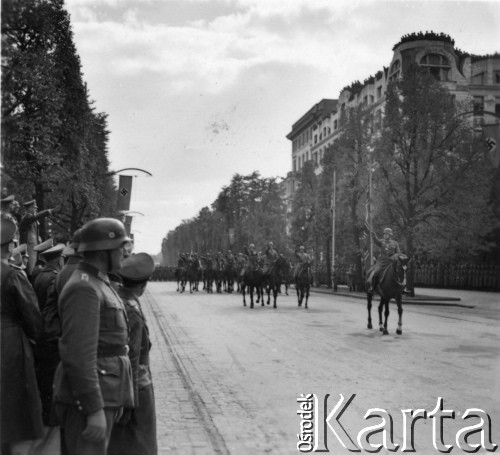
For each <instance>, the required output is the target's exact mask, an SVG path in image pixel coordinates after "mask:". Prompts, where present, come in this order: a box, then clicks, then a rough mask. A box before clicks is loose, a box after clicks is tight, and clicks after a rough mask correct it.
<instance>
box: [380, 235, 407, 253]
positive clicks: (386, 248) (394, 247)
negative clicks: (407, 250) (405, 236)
mask: <svg viewBox="0 0 500 455" xmlns="http://www.w3.org/2000/svg"><path fill="white" fill-rule="evenodd" d="M373 241H374V242H375V244H376V245H377V246H378V247H379V248H380V254H381V255H383V256H387V257H391V256H392V255H394V254H396V253H400V252H401V251H400V249H399V243H398V242H396V240H393V239H387V240H386V239H379V238H378V237H377V236H376V235H373Z"/></svg>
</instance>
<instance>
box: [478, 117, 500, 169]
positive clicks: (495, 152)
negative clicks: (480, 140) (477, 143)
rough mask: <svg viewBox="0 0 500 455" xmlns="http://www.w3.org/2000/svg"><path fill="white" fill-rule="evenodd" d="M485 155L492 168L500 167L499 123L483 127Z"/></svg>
mask: <svg viewBox="0 0 500 455" xmlns="http://www.w3.org/2000/svg"><path fill="white" fill-rule="evenodd" d="M482 128H483V134H484V142H485V145H486V153H487V155H488V158H489V159H490V162H491V164H492V166H493V167H498V166H499V165H500V123H494V124H492V125H483V126H482Z"/></svg>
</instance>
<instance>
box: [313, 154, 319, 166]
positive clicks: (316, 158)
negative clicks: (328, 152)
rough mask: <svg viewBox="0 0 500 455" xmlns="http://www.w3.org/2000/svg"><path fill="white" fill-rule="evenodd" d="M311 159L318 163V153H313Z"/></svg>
mask: <svg viewBox="0 0 500 455" xmlns="http://www.w3.org/2000/svg"><path fill="white" fill-rule="evenodd" d="M313 160H314V164H318V153H317V152H314V153H313Z"/></svg>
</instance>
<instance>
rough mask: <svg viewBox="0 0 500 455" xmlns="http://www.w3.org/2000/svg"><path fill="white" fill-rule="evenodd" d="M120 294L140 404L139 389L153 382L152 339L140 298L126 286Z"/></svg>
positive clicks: (135, 388)
mask: <svg viewBox="0 0 500 455" xmlns="http://www.w3.org/2000/svg"><path fill="white" fill-rule="evenodd" d="M118 294H119V295H120V297H121V298H122V301H123V303H124V304H125V309H126V311H127V316H128V323H129V330H130V336H129V347H130V351H129V357H130V363H131V365H132V374H133V379H134V396H135V406H136V407H138V406H139V404H140V403H139V399H138V397H139V389H142V388H144V387H146V386H149V385H150V384H152V379H151V373H150V370H149V351H150V349H151V341H150V339H149V329H148V326H147V323H146V318H145V317H144V314H143V312H142V308H141V304H140V302H139V300H138V298H137V297H136V296H135V295H134V294H133V293H132V292H130V291H129V290H128V289H126V288H123V287H122V288H120V289H119V291H118Z"/></svg>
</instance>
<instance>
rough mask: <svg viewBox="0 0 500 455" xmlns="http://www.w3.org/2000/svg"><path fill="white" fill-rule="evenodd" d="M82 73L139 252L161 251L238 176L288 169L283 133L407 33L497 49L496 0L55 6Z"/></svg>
mask: <svg viewBox="0 0 500 455" xmlns="http://www.w3.org/2000/svg"><path fill="white" fill-rule="evenodd" d="M65 5H66V9H67V11H68V12H69V14H70V17H71V24H72V30H73V34H74V36H73V39H74V42H75V45H76V49H77V53H78V55H79V57H80V60H81V65H82V73H83V79H84V81H85V83H86V84H87V86H88V90H89V93H90V98H91V99H92V100H93V102H94V104H93V105H94V107H95V110H96V111H97V112H103V113H106V114H107V115H108V129H109V131H110V137H109V155H108V156H109V161H110V169H111V170H113V171H120V170H121V169H125V168H139V169H142V170H145V171H147V172H149V173H151V174H152V176H148V175H147V174H146V173H144V172H142V171H123V172H118V173H117V174H116V176H115V178H116V183H117V184H118V175H119V174H121V175H132V176H134V178H133V186H132V197H131V205H130V211H131V213H130V214H131V215H132V216H133V222H132V233H133V234H134V238H135V251H136V252H148V253H150V254H157V253H159V252H160V251H161V242H162V239H163V238H164V237H166V235H167V233H168V232H169V231H170V230H173V229H175V228H176V227H177V226H178V225H179V224H180V223H181V222H182V220H188V219H191V218H194V217H196V216H197V215H198V213H199V211H200V210H201V209H202V208H203V207H207V206H208V207H210V205H211V204H212V203H213V202H214V201H215V199H216V198H217V195H218V194H219V192H220V191H221V189H222V188H223V187H224V186H227V185H229V183H230V181H231V178H232V177H233V176H234V175H235V174H237V173H238V174H242V175H247V174H250V173H252V172H253V171H259V172H260V174H261V176H262V177H285V176H286V174H287V172H289V171H290V170H291V142H290V141H289V140H288V139H287V138H286V135H287V134H288V133H289V132H290V131H291V129H292V125H293V124H294V123H295V122H296V121H297V120H298V119H299V118H300V117H301V116H302V115H304V114H305V113H306V112H307V111H308V110H309V109H310V108H311V107H312V106H313V105H314V104H316V103H318V102H319V101H320V100H322V99H324V98H329V99H337V98H338V96H339V94H340V91H341V90H342V88H343V87H345V86H347V85H349V84H351V83H352V82H353V81H355V80H360V81H363V80H364V79H366V78H367V77H369V76H371V75H374V74H375V73H376V72H377V71H379V70H381V69H382V68H383V66H388V65H389V63H390V61H391V59H392V55H393V51H392V48H393V46H394V45H395V44H396V43H398V42H399V40H400V39H401V37H402V36H403V35H406V34H409V33H413V32H420V31H421V32H425V31H433V32H436V33H441V32H442V33H445V34H448V35H449V36H451V37H452V38H453V39H454V40H455V47H457V48H459V49H461V50H462V51H466V52H469V53H473V54H492V53H495V52H499V51H500V0H498V1H497V0H495V1H486V2H481V1H472V0H470V1H460V2H456V1H437V0H428V1H419V0H414V1H390V2H389V1H381V0H362V1H357V0H65Z"/></svg>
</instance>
